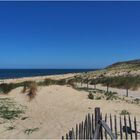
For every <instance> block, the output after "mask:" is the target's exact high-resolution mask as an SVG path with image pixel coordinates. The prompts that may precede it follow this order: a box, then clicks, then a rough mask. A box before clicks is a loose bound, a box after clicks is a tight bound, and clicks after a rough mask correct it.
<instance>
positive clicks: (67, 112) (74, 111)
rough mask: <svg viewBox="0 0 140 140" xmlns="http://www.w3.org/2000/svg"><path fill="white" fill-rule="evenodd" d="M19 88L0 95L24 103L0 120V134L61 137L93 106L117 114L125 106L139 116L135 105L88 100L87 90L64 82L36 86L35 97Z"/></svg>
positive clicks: (3, 136) (0, 136) (22, 136)
mask: <svg viewBox="0 0 140 140" xmlns="http://www.w3.org/2000/svg"><path fill="white" fill-rule="evenodd" d="M21 90H22V88H17V89H15V90H13V91H12V92H11V93H9V94H8V95H4V96H1V98H10V99H12V100H14V101H15V102H16V103H17V104H20V105H22V106H24V107H25V112H24V113H23V114H21V115H20V116H19V117H18V118H15V119H12V120H1V124H0V133H1V135H0V138H3V139H4V138H12V139H18V138H22V139H26V138H32V139H35V138H36V139H37V138H38V139H43V138H46V139H47V138H53V139H55V138H56V139H59V138H60V139H61V136H62V135H65V133H66V132H67V131H68V130H70V129H71V128H72V127H75V125H76V123H79V122H81V121H83V120H84V118H85V115H86V114H87V113H88V112H91V113H93V112H94V108H95V107H101V110H102V112H103V114H105V113H114V114H115V113H118V114H119V112H120V111H121V110H122V109H127V110H129V111H130V112H131V113H132V114H134V115H135V116H140V113H139V106H135V105H131V104H127V105H126V103H123V102H122V103H121V102H114V101H105V100H89V99H88V98H87V94H88V93H87V92H83V91H77V90H75V89H72V88H71V87H67V86H57V85H53V86H48V87H39V88H38V92H37V95H36V97H35V98H34V99H33V100H31V101H29V99H28V97H27V96H26V95H25V94H23V93H21ZM137 118H138V117H137Z"/></svg>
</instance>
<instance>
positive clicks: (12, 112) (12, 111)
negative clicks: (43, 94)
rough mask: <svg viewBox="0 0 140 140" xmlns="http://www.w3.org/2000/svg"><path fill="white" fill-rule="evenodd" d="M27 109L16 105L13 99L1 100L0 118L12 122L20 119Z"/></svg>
mask: <svg viewBox="0 0 140 140" xmlns="http://www.w3.org/2000/svg"><path fill="white" fill-rule="evenodd" d="M24 111H25V107H23V106H21V105H18V104H16V103H15V102H14V101H13V100H12V99H9V98H0V118H3V119H7V120H11V119H16V118H18V117H20V115H21V114H23V113H24Z"/></svg>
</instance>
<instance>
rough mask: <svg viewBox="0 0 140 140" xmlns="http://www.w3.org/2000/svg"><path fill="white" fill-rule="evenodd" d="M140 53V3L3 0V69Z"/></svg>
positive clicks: (101, 61)
mask: <svg viewBox="0 0 140 140" xmlns="http://www.w3.org/2000/svg"><path fill="white" fill-rule="evenodd" d="M137 58H140V2H0V68H100V67H104V66H106V65H108V64H111V63H113V62H116V61H122V60H129V59H137Z"/></svg>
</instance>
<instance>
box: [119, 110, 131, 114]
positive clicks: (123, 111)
mask: <svg viewBox="0 0 140 140" xmlns="http://www.w3.org/2000/svg"><path fill="white" fill-rule="evenodd" d="M120 115H130V113H129V112H128V111H127V110H125V109H124V110H122V111H121V113H120Z"/></svg>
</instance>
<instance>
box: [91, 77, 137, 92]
mask: <svg viewBox="0 0 140 140" xmlns="http://www.w3.org/2000/svg"><path fill="white" fill-rule="evenodd" d="M93 81H94V82H95V81H96V83H97V84H103V85H104V86H107V85H108V86H109V87H117V88H123V89H127V88H128V89H132V90H137V89H138V88H139V87H140V76H135V77H134V76H126V77H124V76H118V77H102V78H97V79H93V80H91V84H93V83H94V82H93Z"/></svg>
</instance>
